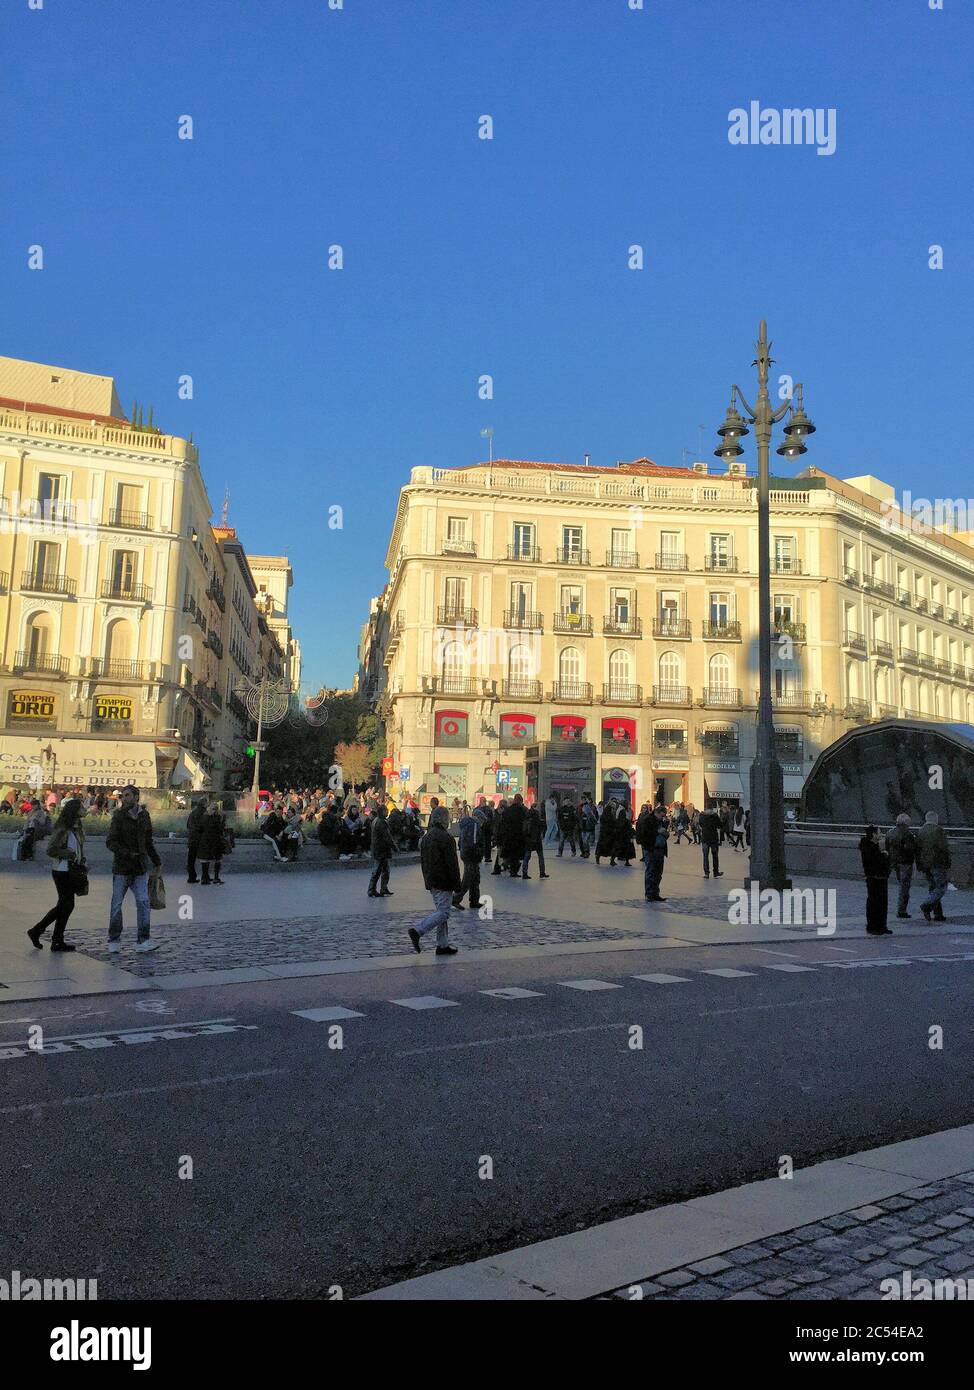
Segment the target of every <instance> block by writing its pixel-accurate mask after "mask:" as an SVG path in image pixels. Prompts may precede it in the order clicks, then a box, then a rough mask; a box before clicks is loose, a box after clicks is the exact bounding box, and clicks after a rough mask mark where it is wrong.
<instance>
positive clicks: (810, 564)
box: [360, 460, 974, 806]
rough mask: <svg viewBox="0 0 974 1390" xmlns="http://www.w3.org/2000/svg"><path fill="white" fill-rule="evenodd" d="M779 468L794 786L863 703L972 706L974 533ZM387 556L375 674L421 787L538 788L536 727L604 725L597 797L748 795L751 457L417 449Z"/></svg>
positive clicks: (949, 708)
mask: <svg viewBox="0 0 974 1390" xmlns="http://www.w3.org/2000/svg"><path fill="white" fill-rule="evenodd" d="M772 486H773V491H772V498H771V508H772V512H771V535H772V542H771V543H772V608H773V612H772V615H771V616H772V619H773V631H774V634H775V636H774V645H773V673H772V682H773V701H774V709H775V723H776V728H777V730H778V742H779V755H780V758H781V761H782V764H783V766H784V772H785V794H786V797H787V798H788V799H789V800H790V801H791V802H792V803H794V802H796V801H797V799H798V797H799V796H800V793H801V788H802V785H803V782H804V778H805V775H806V773H807V771H808V770H809V768H810V767H811V764H812V762H813V761H814V759H815V757H816V755H817V754H818V752H819V751H820V750H821V749H822V748H823V747H826V746H828V745H829V744H830V743H832V742H833V741H834V740H835V739H836V738H837V737H838V736H839V735H840V734H842V733H843V732H845V730H846V729H848V728H849V727H850V724H852V723H861V722H863V721H866V720H869V719H871V718H881V717H885V716H888V715H889V714H890V713H900V714H903V715H907V714H909V715H916V714H921V715H923V716H926V717H929V718H941V719H950V720H963V721H965V722H974V549H972V548H971V546H970V545H968V544H967V542H966V540H965V539H964V538H963V537H961V536H959V535H957V534H948V533H947V532H945V531H944V530H935V529H931V528H929V527H927V528H924V527H923V526H921V525H918V524H915V523H911V522H909V521H908V520H907V519H905V518H903V517H902V516H900V514H899V513H898V511H897V510H896V508H895V504H894V501H893V490H892V488H890V487H888V485H886V484H885V483H882V482H881V481H879V480H878V479H875V478H871V477H863V478H855V479H851V480H849V481H847V482H842V481H840V480H839V479H836V478H832V477H830V476H828V475H826V474H824V473H822V472H820V471H818V470H816V469H814V468H812V469H808V470H806V471H805V472H804V473H803V474H802V475H801V476H800V477H798V478H794V479H781V480H776V481H774V482H773V485H772ZM386 565H387V568H388V570H389V581H388V584H387V585H386V588H385V590H384V591H383V594H382V595H381V596H380V597H379V598H378V599H376V600H374V601H373V604H372V607H371V612H370V615H369V618H368V621H367V623H366V625H365V627H364V628H363V632H362V639H361V645H360V684H361V686H362V688H363V690H364V692H365V693H366V695H368V696H369V697H370V698H372V699H373V700H375V701H376V702H377V704H378V707H379V709H380V710H381V711H382V713H383V715H384V717H385V720H386V731H387V742H388V745H389V747H390V749H391V751H392V753H393V755H394V758H395V763H396V766H397V768H398V767H403V768H406V769H408V774H409V775H408V779H406V778H404V779H403V783H402V785H403V786H405V787H408V788H409V789H410V790H413V791H419V790H420V789H425V790H426V792H427V793H428V794H437V795H439V796H441V797H444V796H445V797H447V798H448V799H452V798H453V797H454V796H458V797H461V798H463V797H466V798H467V799H471V798H472V797H473V796H475V795H476V794H477V793H479V792H481V791H483V792H484V793H486V794H487V795H498V794H503V793H509V792H512V791H514V790H518V789H520V790H522V791H524V790H530V789H531V788H530V787H528V786H527V784H526V783H527V778H528V773H529V771H530V770H529V769H527V768H526V765H525V749H526V748H527V747H529V746H531V745H534V744H546V743H547V744H553V745H554V748H555V750H558V749H561V750H562V753H563V754H564V755H567V756H563V757H562V760H561V761H562V763H563V764H565V765H566V766H567V764H568V763H570V762H571V755H570V754H568V749H569V747H570V746H571V745H574V746H575V747H576V748H577V749H578V752H579V755H580V754H581V751H582V745H587V746H588V748H587V752H588V754H589V756H590V762H589V763H588V764H585V763H584V760H583V759H581V757H579V760H578V766H579V767H581V766H583V765H584V766H586V767H588V768H590V769H591V772H585V773H584V774H582V773H580V772H578V768H576V769H575V773H576V777H575V782H574V787H575V789H576V790H589V791H591V792H592V793H593V794H594V796H595V797H596V799H600V798H601V797H602V796H603V795H606V794H615V795H620V796H622V797H627V796H628V797H631V798H632V801H633V802H634V804H637V805H638V804H641V802H642V801H643V800H646V799H653V798H654V797H656V796H658V795H662V796H664V797H665V798H666V800H667V801H669V800H672V799H674V798H679V799H682V800H685V801H692V802H693V803H695V804H696V805H698V806H701V805H703V804H704V803H705V802H706V801H710V800H714V799H716V800H730V801H734V800H737V801H740V802H741V803H742V804H744V805H746V804H747V802H748V800H749V771H750V763H751V759H752V757H753V755H754V746H755V718H756V704H757V685H758V677H757V633H758V582H757V503H756V492H755V491H754V482H753V479H748V478H747V477H746V476H744V472H743V468H742V467H741V466H740V465H731V468H730V470H729V471H727V472H723V471H722V472H721V473H720V474H719V475H717V474H714V473H712V472H711V471H710V469H709V468H708V466H707V465H706V464H696V465H694V466H693V468H692V469H677V468H661V467H658V466H656V465H655V464H653V463H651V462H649V461H648V460H640V461H638V462H636V463H633V464H620V465H619V466H617V467H615V468H595V467H588V466H577V465H575V466H572V465H565V466H562V465H556V464H542V463H527V462H514V461H500V462H496V463H494V464H492V465H479V466H476V467H473V468H466V469H458V470H449V469H434V468H428V467H424V468H414V469H413V470H412V474H411V477H410V481H409V483H408V484H407V485H406V486H405V487H404V488H403V489H402V491H401V494H400V499H399V505H398V509H397V512H396V519H395V523H394V526H393V531H392V537H391V540H390V544H389V549H388V554H387V557H386ZM593 745H594V756H592V755H591V750H592V746H593ZM579 778H584V780H585V781H586V782H587V781H588V780H589V779H590V780H591V785H586V786H582V785H581V782H580V781H579ZM566 785H567V786H569V787H570V786H571V785H572V782H571V778H570V777H569V779H568V782H567V783H566Z"/></svg>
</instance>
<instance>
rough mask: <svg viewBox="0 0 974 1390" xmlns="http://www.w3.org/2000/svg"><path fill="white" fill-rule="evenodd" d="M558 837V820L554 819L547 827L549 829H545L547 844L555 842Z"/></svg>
mask: <svg viewBox="0 0 974 1390" xmlns="http://www.w3.org/2000/svg"><path fill="white" fill-rule="evenodd" d="M557 838H558V822H557V821H556V820H552V822H551V824H550V825H549V826H548V828H547V830H546V831H545V834H544V841H545V844H546V845H553V844H554V842H555V840H556V839H557Z"/></svg>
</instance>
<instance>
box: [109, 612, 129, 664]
mask: <svg viewBox="0 0 974 1390" xmlns="http://www.w3.org/2000/svg"><path fill="white" fill-rule="evenodd" d="M105 660H106V661H107V662H109V664H110V669H111V666H112V665H114V664H115V663H119V662H121V663H123V664H124V663H127V662H130V661H131V660H132V629H131V627H130V626H129V624H128V623H127V622H126V621H125V620H124V618H118V619H116V620H115V622H113V623H109V626H108V631H107V632H106V634H105Z"/></svg>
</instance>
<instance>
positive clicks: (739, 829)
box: [730, 806, 744, 854]
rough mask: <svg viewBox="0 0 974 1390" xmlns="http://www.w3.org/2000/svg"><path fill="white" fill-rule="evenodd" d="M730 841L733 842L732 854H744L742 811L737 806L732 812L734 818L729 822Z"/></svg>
mask: <svg viewBox="0 0 974 1390" xmlns="http://www.w3.org/2000/svg"><path fill="white" fill-rule="evenodd" d="M730 833H731V839H732V840H733V841H734V852H735V854H736V853H737V851H738V850H740V852H741V853H742V854H743V853H744V811H743V809H742V808H741V807H740V806H738V807H737V809H736V810H735V811H734V818H733V820H732V821H731V832H730Z"/></svg>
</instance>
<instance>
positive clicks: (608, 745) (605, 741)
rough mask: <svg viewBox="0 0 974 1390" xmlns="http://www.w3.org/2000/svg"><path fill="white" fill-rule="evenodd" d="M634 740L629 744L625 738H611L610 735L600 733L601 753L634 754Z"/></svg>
mask: <svg viewBox="0 0 974 1390" xmlns="http://www.w3.org/2000/svg"><path fill="white" fill-rule="evenodd" d="M635 751H636V740H635V739H633V740H632V741H631V742H630V740H629V739H627V738H613V737H612V735H611V734H607V733H605V731H604V730H603V733H602V752H603V753H635Z"/></svg>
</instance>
